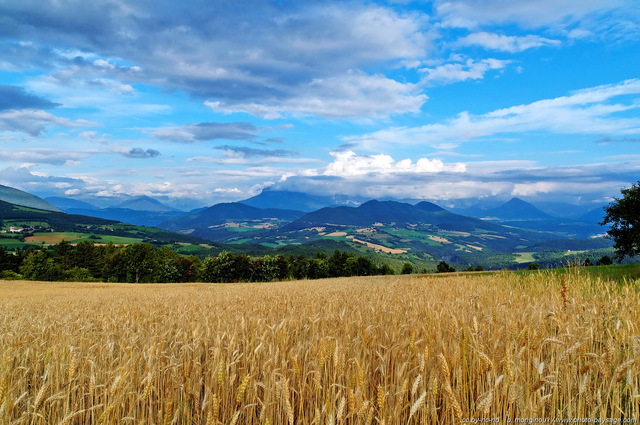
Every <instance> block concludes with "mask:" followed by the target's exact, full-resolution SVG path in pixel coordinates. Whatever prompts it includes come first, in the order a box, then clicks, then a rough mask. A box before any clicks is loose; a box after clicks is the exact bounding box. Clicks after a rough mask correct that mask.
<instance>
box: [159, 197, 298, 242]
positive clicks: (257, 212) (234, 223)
mask: <svg viewBox="0 0 640 425" xmlns="http://www.w3.org/2000/svg"><path fill="white" fill-rule="evenodd" d="M302 215H304V213H303V212H301V211H294V210H281V209H276V208H266V209H262V208H255V207H252V206H249V205H245V204H242V203H237V202H229V203H221V204H216V205H213V206H211V207H209V208H206V209H204V210H202V211H200V212H198V213H196V214H190V215H187V216H185V217H182V218H178V219H175V220H170V221H166V222H164V223H161V224H160V225H159V226H158V227H160V228H162V229H165V230H169V231H174V232H180V233H183V234H191V235H194V236H198V237H202V238H206V239H210V240H213V241H222V240H224V241H237V240H238V239H245V238H244V237H242V236H243V235H248V234H251V233H252V232H253V233H263V231H264V230H268V229H273V228H276V227H279V226H280V225H281V224H282V223H286V222H290V221H291V220H295V219H296V218H298V217H300V216H302ZM229 239H230V240H229Z"/></svg>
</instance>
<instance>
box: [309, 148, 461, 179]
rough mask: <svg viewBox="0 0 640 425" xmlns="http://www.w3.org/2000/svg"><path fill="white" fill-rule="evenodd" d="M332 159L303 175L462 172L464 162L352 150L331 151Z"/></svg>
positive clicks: (348, 175) (342, 175) (345, 175)
mask: <svg viewBox="0 0 640 425" xmlns="http://www.w3.org/2000/svg"><path fill="white" fill-rule="evenodd" d="M330 155H331V156H332V157H333V158H334V160H333V161H332V162H331V163H329V165H327V166H326V167H325V168H323V169H319V170H313V169H311V170H305V172H304V174H305V175H323V176H339V177H353V176H365V175H369V174H397V173H416V174H420V173H441V172H452V173H463V172H464V171H466V167H465V165H464V164H461V163H455V164H445V163H443V162H442V161H441V160H439V159H429V158H420V159H418V161H416V162H415V163H414V162H413V161H412V160H411V159H403V160H400V161H396V160H394V159H393V158H392V157H391V156H389V155H386V154H378V155H358V154H356V153H355V152H353V151H340V152H331V154H330Z"/></svg>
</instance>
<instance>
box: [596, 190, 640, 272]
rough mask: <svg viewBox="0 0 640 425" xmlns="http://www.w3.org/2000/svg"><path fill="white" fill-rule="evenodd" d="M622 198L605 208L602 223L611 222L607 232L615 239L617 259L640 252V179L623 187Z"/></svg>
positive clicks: (616, 199)
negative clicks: (627, 186)
mask: <svg viewBox="0 0 640 425" xmlns="http://www.w3.org/2000/svg"><path fill="white" fill-rule="evenodd" d="M620 192H621V193H622V198H615V201H614V202H612V203H611V204H609V206H607V207H605V208H604V211H605V213H606V214H605V217H604V220H603V221H602V223H600V224H602V225H605V224H610V225H611V229H610V230H609V231H608V232H607V233H608V234H609V236H610V237H611V238H612V239H613V241H614V246H613V247H614V249H615V250H616V259H618V260H622V259H623V258H624V257H626V256H629V257H632V256H634V255H638V254H640V181H639V182H638V183H635V184H632V185H631V187H630V188H628V189H622V190H621V191H620Z"/></svg>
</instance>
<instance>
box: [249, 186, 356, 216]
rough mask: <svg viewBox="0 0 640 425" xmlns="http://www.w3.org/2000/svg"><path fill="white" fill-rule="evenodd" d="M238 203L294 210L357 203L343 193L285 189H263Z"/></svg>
mask: <svg viewBox="0 0 640 425" xmlns="http://www.w3.org/2000/svg"><path fill="white" fill-rule="evenodd" d="M240 203H242V204H245V205H249V206H252V207H256V208H263V209H264V208H276V209H285V210H295V211H306V212H309V211H315V210H318V209H320V208H324V207H330V206H339V205H358V204H359V202H357V201H356V200H351V199H350V198H349V197H347V196H344V195H335V196H319V195H310V194H308V193H303V192H289V191H285V190H263V191H262V193H260V194H259V195H256V196H254V197H252V198H249V199H245V200H244V201H240Z"/></svg>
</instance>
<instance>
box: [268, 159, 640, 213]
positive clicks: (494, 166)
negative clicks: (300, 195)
mask: <svg viewBox="0 0 640 425" xmlns="http://www.w3.org/2000/svg"><path fill="white" fill-rule="evenodd" d="M464 165H465V171H464V172H459V173H456V172H427V173H401V172H387V173H375V172H370V173H365V174H356V173H349V172H341V171H338V172H335V173H332V174H329V173H323V172H316V170H314V169H312V170H310V171H305V170H302V171H299V172H298V173H295V174H292V175H289V176H285V177H286V178H283V179H281V180H280V181H279V182H277V183H275V184H273V185H272V186H271V189H272V190H290V191H301V192H307V193H313V194H318V195H334V194H344V195H349V196H353V197H357V198H358V199H362V198H364V199H367V198H368V199H372V198H378V199H379V198H393V199H429V200H440V201H453V200H460V199H470V198H486V197H502V198H508V197H513V196H522V197H528V198H530V199H534V198H536V197H542V198H543V199H544V200H546V201H550V200H555V201H560V202H574V203H582V202H584V201H585V200H600V201H604V200H605V199H606V198H607V197H608V196H611V194H612V193H617V192H618V191H619V188H620V187H621V186H624V185H625V184H628V182H629V181H634V180H635V179H637V169H638V167H639V166H640V161H638V160H637V159H635V160H627V161H625V162H618V163H608V164H583V165H574V166H571V167H557V166H556V167H541V166H539V165H538V164H537V163H536V162H534V161H523V160H518V161H478V162H467V163H465V164H464ZM372 168H373V167H372ZM323 170H324V169H322V170H321V171H323ZM354 174H355V175H354ZM625 182H627V183H625Z"/></svg>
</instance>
